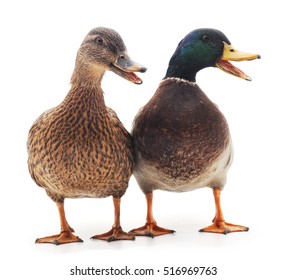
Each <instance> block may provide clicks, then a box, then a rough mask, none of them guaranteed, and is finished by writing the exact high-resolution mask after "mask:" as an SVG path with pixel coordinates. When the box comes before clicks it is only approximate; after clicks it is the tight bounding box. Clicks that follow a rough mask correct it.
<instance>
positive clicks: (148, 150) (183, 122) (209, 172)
mask: <svg viewBox="0 0 287 280" xmlns="http://www.w3.org/2000/svg"><path fill="white" fill-rule="evenodd" d="M256 58H260V56H259V55H257V54H250V53H244V52H240V51H238V50H236V49H234V48H233V47H232V45H231V43H230V41H229V40H228V39H227V37H226V36H225V35H224V34H223V33H222V32H220V31H218V30H215V29H197V30H194V31H192V32H190V33H189V34H187V35H186V36H185V37H184V39H183V40H181V41H180V43H179V45H178V47H177V48H176V50H175V53H174V54H173V56H172V57H171V59H170V62H169V66H168V69H167V72H166V75H165V77H164V79H163V80H162V81H161V83H160V85H159V87H158V89H157V90H156V92H155V94H154V96H153V97H152V98H151V99H150V100H149V102H148V103H147V104H146V105H145V106H144V107H143V108H142V109H141V110H140V111H139V113H138V114H137V116H136V117H135V120H134V124H133V128H132V137H133V139H134V145H135V152H136V165H135V170H134V176H135V178H136V180H137V182H138V184H139V186H140V188H141V190H142V191H143V193H144V194H145V196H146V200H147V221H146V224H145V225H144V226H143V227H141V228H137V229H134V230H132V231H131V233H133V234H134V235H146V236H157V235H163V234H168V233H172V232H174V231H173V230H169V229H165V228H161V227H159V226H158V225H157V223H156V221H155V219H154V217H153V211H152V199H153V191H154V190H157V189H158V190H165V191H172V192H186V191H192V190H195V189H199V188H202V187H210V188H211V189H212V190H213V194H214V198H215V206H216V214H215V218H214V220H213V223H212V225H211V226H208V227H206V228H204V229H202V230H200V231H202V232H214V233H224V234H226V233H229V232H237V231H247V230H248V228H247V227H245V226H240V225H233V224H230V223H227V222H225V220H224V217H223V213H222V209H221V206H220V193H221V191H222V189H223V187H224V185H225V182H226V175H227V172H228V169H229V167H230V165H231V162H232V155H233V151H232V142H231V137H230V133H229V129H228V124H227V122H226V119H225V117H224V116H223V114H222V113H221V112H220V110H219V109H218V107H217V106H216V105H215V104H214V103H213V102H212V101H211V100H210V99H209V98H208V97H207V96H206V95H205V93H204V92H203V91H202V90H201V89H200V87H199V86H198V85H197V83H196V79H195V78H196V74H197V72H198V71H200V70H201V69H204V68H206V67H218V68H219V69H221V70H223V71H225V72H227V73H229V74H232V75H235V76H238V77H240V78H243V79H245V80H251V78H250V77H249V76H247V75H246V74H244V73H243V72H242V71H241V70H239V69H238V68H236V67H235V66H233V65H232V64H231V63H230V62H229V60H234V61H243V60H253V59H256Z"/></svg>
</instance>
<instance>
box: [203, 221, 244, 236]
mask: <svg viewBox="0 0 287 280" xmlns="http://www.w3.org/2000/svg"><path fill="white" fill-rule="evenodd" d="M248 230H249V228H248V227H245V226H240V225H234V224H230V223H226V222H225V221H214V222H213V224H212V225H210V226H208V227H205V228H203V229H201V230H199V231H200V232H210V233H221V234H227V233H231V232H241V231H248Z"/></svg>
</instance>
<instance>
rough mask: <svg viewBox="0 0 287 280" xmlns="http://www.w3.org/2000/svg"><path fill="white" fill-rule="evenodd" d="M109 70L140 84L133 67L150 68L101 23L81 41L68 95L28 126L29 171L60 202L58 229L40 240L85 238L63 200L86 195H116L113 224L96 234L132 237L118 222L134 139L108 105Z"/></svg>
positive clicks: (137, 69)
mask: <svg viewBox="0 0 287 280" xmlns="http://www.w3.org/2000/svg"><path fill="white" fill-rule="evenodd" d="M106 70H110V71H113V72H114V73H116V74H117V75H119V76H121V77H123V78H125V79H127V80H129V81H131V82H133V83H135V84H141V83H142V80H141V79H140V78H139V77H138V76H137V75H136V74H135V73H134V72H145V71H146V68H145V67H143V66H141V65H139V64H137V63H135V62H134V61H132V60H131V59H130V57H129V56H128V54H127V50H126V47H125V44H124V42H123V40H122V38H121V37H120V35H119V34H118V33H117V32H116V31H114V30H112V29H108V28H104V27H98V28H95V29H93V30H91V31H90V32H89V33H88V34H87V36H86V37H85V39H84V41H83V42H82V44H81V46H80V49H79V51H78V53H77V57H76V62H75V69H74V72H73V75H72V78H71V89H70V91H69V92H68V94H67V96H66V97H65V99H64V100H63V102H62V103H60V105H58V106H57V107H55V108H53V109H51V110H48V111H46V112H44V113H43V114H42V115H41V116H40V117H39V118H38V119H37V120H36V121H35V123H34V124H33V126H32V128H31V129H30V131H29V136H28V144H27V145H28V167H29V172H30V174H31V176H32V178H33V179H34V181H35V182H36V183H37V184H38V185H39V186H40V187H42V188H44V189H45V190H46V192H47V194H48V196H49V197H50V198H51V199H52V200H53V201H54V202H55V203H56V204H57V207H58V210H59V214H60V223H61V232H60V234H57V235H52V236H48V237H43V238H38V239H37V240H36V243H53V244H56V245H58V244H64V243H71V242H82V240H81V239H80V238H79V237H77V236H75V235H74V234H73V232H74V230H73V229H72V228H71V227H70V226H69V224H68V222H67V220H66V216H65V212H64V199H65V198H83V197H88V198H102V197H108V196H112V197H113V202H114V208H115V221H114V225H113V227H112V229H111V230H110V231H109V232H107V233H105V234H101V235H95V236H93V237H92V238H93V239H102V240H107V241H113V240H121V239H125V240H133V239H134V236H133V235H131V234H129V233H126V232H124V231H123V230H122V229H121V225H120V201H121V197H122V196H123V194H124V193H125V191H126V189H127V187H128V182H129V179H130V177H131V175H132V171H133V164H134V151H133V144H132V139H131V136H130V134H129V133H128V132H127V130H126V129H125V128H124V126H123V124H122V123H121V122H120V120H119V119H118V117H117V115H116V113H115V112H114V111H113V110H112V109H110V108H108V107H106V105H105V102H104V97H103V90H102V88H101V80H102V78H103V75H104V73H105V71H106Z"/></svg>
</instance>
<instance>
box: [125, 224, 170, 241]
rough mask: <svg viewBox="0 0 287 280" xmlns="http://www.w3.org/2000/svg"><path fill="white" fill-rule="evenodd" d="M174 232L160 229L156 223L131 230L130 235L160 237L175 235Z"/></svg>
mask: <svg viewBox="0 0 287 280" xmlns="http://www.w3.org/2000/svg"><path fill="white" fill-rule="evenodd" d="M174 232H175V231H174V230H171V229H166V228H162V227H159V226H158V225H157V224H156V222H153V223H146V224H145V225H144V226H143V227H140V228H136V229H133V230H131V231H130V232H129V233H131V234H133V235H135V236H149V237H152V238H153V237H154V236H160V235H165V234H170V233H174Z"/></svg>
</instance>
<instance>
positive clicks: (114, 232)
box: [91, 227, 135, 242]
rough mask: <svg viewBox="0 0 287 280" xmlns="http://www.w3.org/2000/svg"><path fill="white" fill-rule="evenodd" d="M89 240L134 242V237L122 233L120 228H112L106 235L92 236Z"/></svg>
mask: <svg viewBox="0 0 287 280" xmlns="http://www.w3.org/2000/svg"><path fill="white" fill-rule="evenodd" d="M91 239H100V240H104V241H108V242H111V241H116V240H135V237H134V235H132V234H129V233H126V232H124V231H123V230H122V228H121V227H113V228H112V229H111V230H110V231H108V232H106V233H103V234H99V235H94V236H92V237H91Z"/></svg>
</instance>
